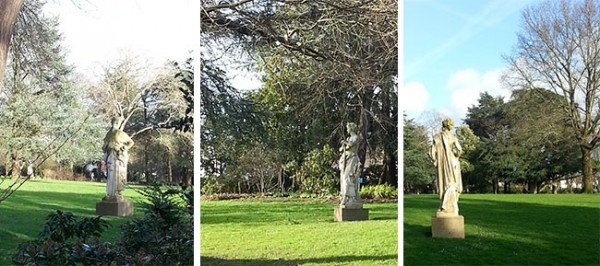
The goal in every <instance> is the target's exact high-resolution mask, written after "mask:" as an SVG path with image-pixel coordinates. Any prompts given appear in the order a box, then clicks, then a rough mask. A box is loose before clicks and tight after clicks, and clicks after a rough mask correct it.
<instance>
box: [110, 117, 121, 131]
mask: <svg viewBox="0 0 600 266" xmlns="http://www.w3.org/2000/svg"><path fill="white" fill-rule="evenodd" d="M121 123H123V117H122V116H115V117H113V118H112V120H111V121H110V124H111V125H112V128H114V129H117V128H119V125H121Z"/></svg>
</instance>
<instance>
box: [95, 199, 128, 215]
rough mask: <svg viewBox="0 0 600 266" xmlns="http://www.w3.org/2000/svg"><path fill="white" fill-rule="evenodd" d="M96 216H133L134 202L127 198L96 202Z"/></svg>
mask: <svg viewBox="0 0 600 266" xmlns="http://www.w3.org/2000/svg"><path fill="white" fill-rule="evenodd" d="M96 214H97V215H105V216H130V215H133V202H131V201H130V200H128V199H127V198H122V199H119V200H107V199H103V200H102V201H99V202H96Z"/></svg>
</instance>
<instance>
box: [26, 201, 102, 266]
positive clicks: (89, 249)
mask: <svg viewBox="0 0 600 266" xmlns="http://www.w3.org/2000/svg"><path fill="white" fill-rule="evenodd" d="M108 226H109V224H108V223H107V222H106V221H104V220H102V219H101V217H96V218H84V219H82V220H80V221H77V218H76V217H75V215H73V214H72V213H70V212H67V213H65V212H62V211H59V210H57V211H56V212H54V213H51V214H49V215H48V218H47V219H46V223H45V225H44V229H43V230H42V232H41V233H40V234H39V237H38V239H36V240H34V241H28V242H25V243H22V244H21V245H19V248H18V251H17V255H16V257H15V259H14V262H15V263H17V264H22V265H76V264H78V263H83V264H86V265H89V264H97V263H98V262H100V261H99V260H98V256H99V257H104V254H103V252H102V250H101V249H98V247H100V246H102V245H100V244H99V241H98V237H99V236H100V235H101V234H102V232H104V231H105V230H106V229H107V228H108ZM86 242H90V243H93V244H92V245H88V244H86ZM106 245H110V243H108V244H106ZM94 254H95V255H98V256H93V255H94Z"/></svg>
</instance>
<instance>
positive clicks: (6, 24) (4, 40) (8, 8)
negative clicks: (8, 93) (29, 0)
mask: <svg viewBox="0 0 600 266" xmlns="http://www.w3.org/2000/svg"><path fill="white" fill-rule="evenodd" d="M22 4H23V0H2V1H0V92H2V81H3V79H4V68H5V67H6V59H7V58H8V47H9V46H10V39H11V37H12V33H13V28H14V27H15V22H16V21H17V16H18V15H19V11H20V10H21V5H22Z"/></svg>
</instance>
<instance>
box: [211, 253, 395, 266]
mask: <svg viewBox="0 0 600 266" xmlns="http://www.w3.org/2000/svg"><path fill="white" fill-rule="evenodd" d="M397 258H398V256H396V255H382V256H338V257H330V258H309V259H291V260H284V259H281V260H270V259H224V258H216V257H202V256H201V257H200V263H201V264H202V265H249V266H252V265H256V266H259V265H265V266H284V265H286V266H287V265H302V264H306V263H316V264H323V263H333V264H334V265H344V264H346V263H349V262H361V261H364V262H369V261H370V262H374V261H385V260H396V259H397Z"/></svg>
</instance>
